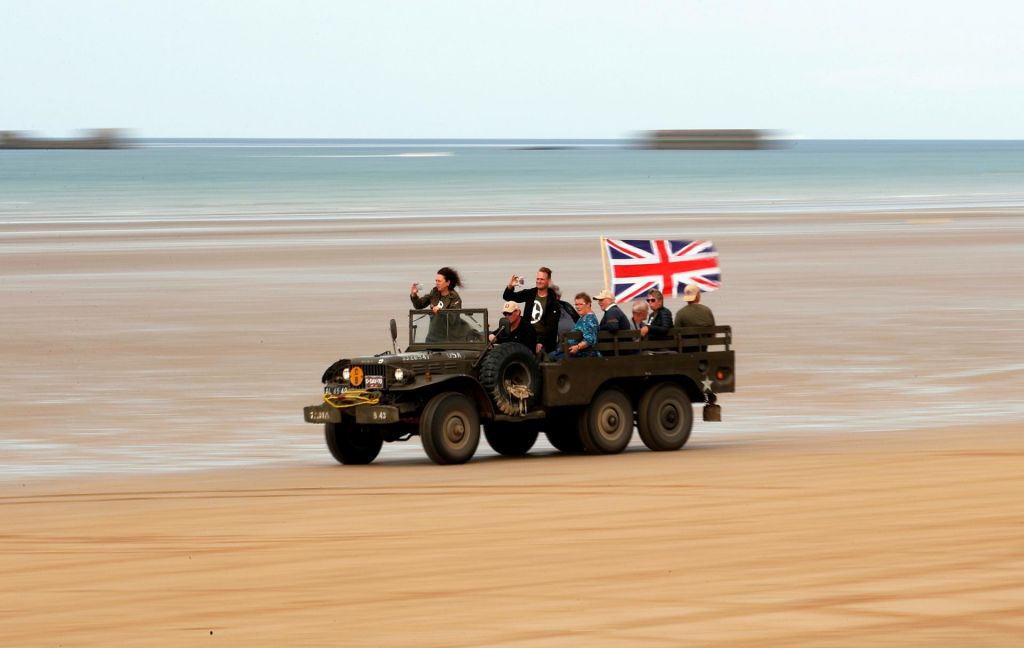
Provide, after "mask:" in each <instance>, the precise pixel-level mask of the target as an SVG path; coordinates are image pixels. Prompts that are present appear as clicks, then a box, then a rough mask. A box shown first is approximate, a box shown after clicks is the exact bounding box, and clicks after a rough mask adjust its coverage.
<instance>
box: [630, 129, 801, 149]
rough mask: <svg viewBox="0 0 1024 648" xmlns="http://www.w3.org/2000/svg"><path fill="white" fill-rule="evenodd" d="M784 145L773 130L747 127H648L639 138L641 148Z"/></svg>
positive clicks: (713, 147) (761, 146)
mask: <svg viewBox="0 0 1024 648" xmlns="http://www.w3.org/2000/svg"><path fill="white" fill-rule="evenodd" d="M781 145H782V140H780V139H778V136H777V135H776V134H775V133H773V132H772V131H765V130H756V129H747V128H731V129H729V128H726V129H718V130H700V129H693V130H656V131H648V132H647V133H644V134H643V136H642V137H641V139H640V142H639V146H640V148H647V149H683V150H685V149H689V150H716V149H725V150H750V149H766V148H778V147H779V146H781Z"/></svg>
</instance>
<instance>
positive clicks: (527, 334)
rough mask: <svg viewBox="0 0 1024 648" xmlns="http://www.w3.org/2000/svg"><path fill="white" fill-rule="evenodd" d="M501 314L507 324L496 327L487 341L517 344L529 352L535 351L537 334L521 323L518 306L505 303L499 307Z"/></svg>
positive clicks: (521, 317) (527, 325)
mask: <svg viewBox="0 0 1024 648" xmlns="http://www.w3.org/2000/svg"><path fill="white" fill-rule="evenodd" d="M501 314H502V315H503V316H504V317H505V319H506V321H508V324H507V325H502V326H498V328H497V330H496V331H494V332H493V333H491V334H490V336H489V337H488V339H489V340H490V341H491V342H492V343H494V344H501V343H502V342H518V343H519V344H522V345H523V346H525V347H526V348H527V349H529V350H530V351H536V348H537V332H536V331H535V330H534V328H533V327H532V326H530V325H529V324H525V323H523V315H522V313H521V312H520V311H519V305H518V304H516V303H515V302H510V301H507V302H505V304H504V305H503V306H502V307H501Z"/></svg>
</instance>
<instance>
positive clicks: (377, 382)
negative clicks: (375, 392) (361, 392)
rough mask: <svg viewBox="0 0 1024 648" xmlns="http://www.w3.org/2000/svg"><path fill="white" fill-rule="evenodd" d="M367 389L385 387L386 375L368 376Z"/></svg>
mask: <svg viewBox="0 0 1024 648" xmlns="http://www.w3.org/2000/svg"><path fill="white" fill-rule="evenodd" d="M366 388H367V389H384V376H367V377H366Z"/></svg>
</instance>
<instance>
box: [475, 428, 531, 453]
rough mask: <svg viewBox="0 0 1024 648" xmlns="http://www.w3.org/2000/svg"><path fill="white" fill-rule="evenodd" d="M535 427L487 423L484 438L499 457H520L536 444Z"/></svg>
mask: <svg viewBox="0 0 1024 648" xmlns="http://www.w3.org/2000/svg"><path fill="white" fill-rule="evenodd" d="M538 434H539V432H538V431H537V426H536V425H533V424H531V423H488V424H487V425H485V426H484V437H485V438H486V439H487V443H488V445H490V446H491V448H492V449H493V450H494V451H495V452H497V453H498V454H500V455H505V456H506V457H522V456H524V455H525V454H526V453H527V452H529V451H530V448H532V447H533V444H534V443H536V442H537V435H538Z"/></svg>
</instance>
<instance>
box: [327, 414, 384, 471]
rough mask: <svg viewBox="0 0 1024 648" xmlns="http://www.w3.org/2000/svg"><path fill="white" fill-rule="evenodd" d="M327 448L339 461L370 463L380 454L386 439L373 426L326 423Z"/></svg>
mask: <svg viewBox="0 0 1024 648" xmlns="http://www.w3.org/2000/svg"><path fill="white" fill-rule="evenodd" d="M324 439H325V440H326V441H327V449H328V450H330V451H331V456H332V457H334V458H335V459H337V460H338V463H342V464H348V465H359V464H368V463H370V462H371V461H373V460H374V459H376V458H377V455H378V454H380V448H381V446H382V445H384V439H383V438H382V437H381V435H380V434H379V433H378V432H377V431H376V430H374V429H373V428H372V427H369V426H366V425H356V424H354V423H352V422H351V421H349V422H348V423H345V422H344V419H343V422H342V423H324Z"/></svg>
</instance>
